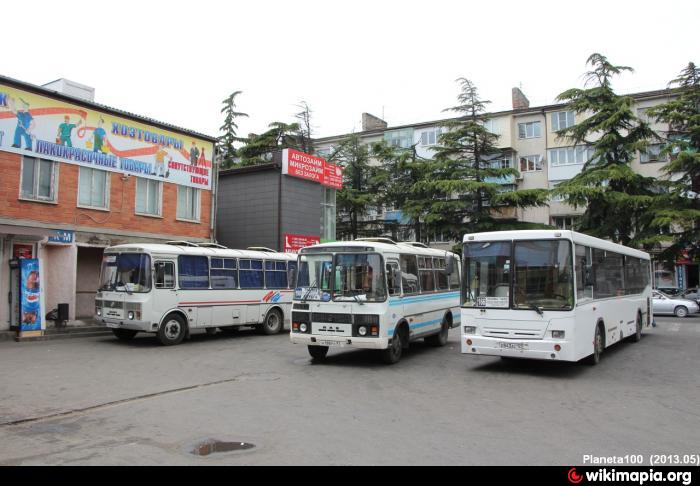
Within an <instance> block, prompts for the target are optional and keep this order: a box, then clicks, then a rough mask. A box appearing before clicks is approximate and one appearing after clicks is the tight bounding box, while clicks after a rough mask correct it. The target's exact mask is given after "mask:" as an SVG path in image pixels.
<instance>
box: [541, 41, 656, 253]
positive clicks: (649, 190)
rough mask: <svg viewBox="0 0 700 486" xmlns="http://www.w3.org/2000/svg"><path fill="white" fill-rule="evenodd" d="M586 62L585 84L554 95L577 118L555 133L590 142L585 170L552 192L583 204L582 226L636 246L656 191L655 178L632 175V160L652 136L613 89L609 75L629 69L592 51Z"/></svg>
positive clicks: (625, 98)
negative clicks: (589, 68)
mask: <svg viewBox="0 0 700 486" xmlns="http://www.w3.org/2000/svg"><path fill="white" fill-rule="evenodd" d="M587 64H588V65H590V66H591V68H592V70H591V71H589V72H588V73H586V76H585V79H586V83H585V86H586V87H585V88H583V89H579V88H574V89H570V90H567V91H565V92H563V93H561V94H560V95H559V96H558V100H559V101H562V102H565V103H568V109H569V110H571V111H573V112H574V113H575V114H576V117H577V119H578V120H580V121H579V122H578V123H577V124H575V125H573V126H570V127H568V128H565V129H563V130H560V131H559V132H557V135H558V136H559V137H561V138H563V139H566V140H568V141H569V142H571V143H573V145H574V146H585V147H591V148H592V150H593V153H592V156H591V158H590V159H589V160H588V161H587V162H586V163H585V164H584V166H583V170H582V171H581V172H580V173H579V174H578V175H576V176H575V177H573V178H572V179H570V180H568V181H566V182H563V183H561V184H559V185H558V186H557V187H556V188H555V189H554V191H553V193H554V194H558V195H561V196H563V198H564V201H565V202H566V203H568V204H570V205H572V206H574V207H585V208H586V209H585V213H584V215H583V217H582V219H581V226H580V231H583V232H585V233H588V234H591V235H593V236H597V237H600V238H607V239H609V240H612V241H615V242H617V243H621V244H624V245H632V246H635V245H638V244H640V243H641V242H642V241H644V239H645V237H647V236H648V232H649V224H648V218H647V211H648V209H649V207H650V205H651V204H652V202H653V200H654V198H655V196H656V192H655V187H656V181H655V179H654V178H650V177H644V176H642V175H639V174H636V173H635V172H634V171H633V170H632V168H631V166H630V164H631V162H632V160H633V159H634V158H635V157H636V155H637V153H638V152H639V151H644V150H646V148H647V146H648V144H649V141H650V140H652V139H654V138H655V137H656V135H655V134H654V132H653V130H652V129H651V128H650V126H649V124H648V123H646V122H644V121H642V120H640V119H639V118H637V116H636V114H635V112H634V110H633V101H634V100H633V99H632V97H630V96H620V95H618V94H616V93H615V91H614V90H613V87H612V81H613V78H614V77H615V76H617V75H619V74H622V73H624V72H626V71H633V70H632V68H630V67H627V66H615V65H613V64H611V63H610V62H609V61H608V59H607V58H606V57H605V56H603V55H601V54H593V55H591V56H590V57H589V58H588V61H587Z"/></svg>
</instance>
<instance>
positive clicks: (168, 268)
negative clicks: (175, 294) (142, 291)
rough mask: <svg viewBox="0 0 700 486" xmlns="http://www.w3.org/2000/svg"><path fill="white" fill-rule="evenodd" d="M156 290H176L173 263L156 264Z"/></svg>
mask: <svg viewBox="0 0 700 486" xmlns="http://www.w3.org/2000/svg"><path fill="white" fill-rule="evenodd" d="M155 267H156V278H155V280H156V288H157V289H174V288H175V265H173V262H156V263H155Z"/></svg>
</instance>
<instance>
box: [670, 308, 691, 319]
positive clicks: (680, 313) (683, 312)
mask: <svg viewBox="0 0 700 486" xmlns="http://www.w3.org/2000/svg"><path fill="white" fill-rule="evenodd" d="M673 314H674V315H675V316H676V317H681V318H683V317H688V308H687V307H686V306H684V305H679V306H678V307H676V308H675V309H673Z"/></svg>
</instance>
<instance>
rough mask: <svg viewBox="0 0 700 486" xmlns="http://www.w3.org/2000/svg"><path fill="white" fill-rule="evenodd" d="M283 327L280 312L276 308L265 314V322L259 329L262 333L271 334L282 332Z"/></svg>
mask: <svg viewBox="0 0 700 486" xmlns="http://www.w3.org/2000/svg"><path fill="white" fill-rule="evenodd" d="M283 327H284V321H283V320H282V313H281V312H280V311H279V310H277V309H272V310H271V311H270V312H268V313H267V316H265V322H264V323H263V325H262V327H261V328H260V330H261V332H262V333H263V334H266V335H268V336H271V335H273V334H279V333H280V332H282V328H283Z"/></svg>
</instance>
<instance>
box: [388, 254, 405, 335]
mask: <svg viewBox="0 0 700 486" xmlns="http://www.w3.org/2000/svg"><path fill="white" fill-rule="evenodd" d="M386 278H387V283H388V285H387V289H388V291H389V316H390V317H392V319H391V325H396V321H397V318H396V317H397V316H402V315H403V303H402V297H401V266H400V265H399V261H398V260H397V259H395V258H389V259H387V261H386Z"/></svg>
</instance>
